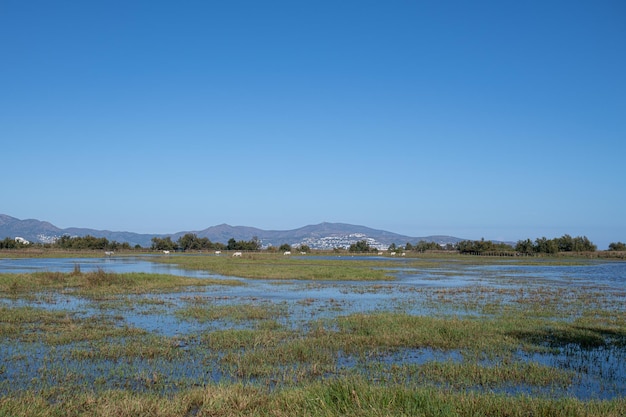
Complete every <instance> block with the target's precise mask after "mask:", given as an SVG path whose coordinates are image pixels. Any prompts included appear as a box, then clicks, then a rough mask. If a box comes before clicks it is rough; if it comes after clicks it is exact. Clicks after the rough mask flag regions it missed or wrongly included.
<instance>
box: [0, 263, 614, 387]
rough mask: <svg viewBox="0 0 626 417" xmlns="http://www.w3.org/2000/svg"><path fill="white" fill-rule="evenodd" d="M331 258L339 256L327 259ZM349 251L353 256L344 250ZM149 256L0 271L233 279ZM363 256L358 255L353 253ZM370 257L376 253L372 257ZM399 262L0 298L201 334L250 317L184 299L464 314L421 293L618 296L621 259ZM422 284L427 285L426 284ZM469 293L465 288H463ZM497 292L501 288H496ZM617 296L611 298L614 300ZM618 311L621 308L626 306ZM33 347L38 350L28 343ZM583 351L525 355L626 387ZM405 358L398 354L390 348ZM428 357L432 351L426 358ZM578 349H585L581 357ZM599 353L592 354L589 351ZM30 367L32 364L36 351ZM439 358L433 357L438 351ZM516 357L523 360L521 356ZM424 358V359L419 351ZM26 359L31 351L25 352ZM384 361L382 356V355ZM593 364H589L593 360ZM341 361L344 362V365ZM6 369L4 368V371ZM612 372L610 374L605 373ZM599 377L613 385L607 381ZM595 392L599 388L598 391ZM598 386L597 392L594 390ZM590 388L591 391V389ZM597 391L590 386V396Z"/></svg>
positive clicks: (607, 365)
mask: <svg viewBox="0 0 626 417" xmlns="http://www.w3.org/2000/svg"><path fill="white" fill-rule="evenodd" d="M330 258H331V259H333V260H339V259H338V257H330ZM344 258H345V259H353V258H352V257H344ZM148 259H149V257H132V258H123V257H117V258H116V257H113V258H91V259H89V258H87V259H85V258H63V259H0V273H28V272H34V271H60V272H71V271H73V270H74V268H75V265H77V264H78V265H79V266H80V269H81V271H82V272H89V271H94V270H97V269H103V270H105V271H108V272H117V273H124V272H144V273H157V274H172V275H180V276H188V277H195V278H202V277H207V278H208V277H211V278H217V279H219V278H224V279H229V280H231V279H232V277H224V276H220V275H215V274H210V273H207V272H203V271H195V270H185V269H181V268H179V267H177V266H175V265H170V264H160V263H153V262H150V261H149V260H148ZM359 259H365V258H359ZM373 259H377V258H376V257H373ZM404 262H405V260H398V267H395V268H392V269H388V270H389V271H390V273H391V274H393V275H394V276H395V277H396V279H395V280H393V281H380V282H354V281H349V282H326V281H298V280H279V281H273V280H251V279H243V278H242V279H241V281H242V283H243V284H244V285H241V286H227V285H210V286H208V287H206V288H202V289H199V290H198V289H195V288H194V289H193V290H190V291H188V292H180V293H167V294H143V295H124V296H120V300H121V301H120V302H118V303H116V302H112V303H109V304H107V302H104V303H100V302H98V301H94V300H90V299H85V298H79V297H74V296H72V295H71V294H59V293H45V294H41V295H40V296H37V297H35V298H34V299H27V300H25V299H18V300H11V299H1V298H0V305H10V306H21V305H32V306H35V307H40V308H47V309H51V310H69V311H75V312H77V313H78V314H79V315H81V316H85V315H99V314H105V315H109V316H111V317H121V321H120V324H127V325H130V326H133V327H137V328H141V329H145V330H147V331H149V332H153V333H156V334H161V335H164V336H168V337H175V336H182V337H184V336H186V335H194V334H199V333H201V332H205V331H212V330H217V329H224V328H251V327H253V326H254V325H255V323H254V322H249V321H248V322H246V321H242V322H236V321H233V320H229V319H224V320H212V321H210V320H209V321H206V322H199V321H196V320H184V319H179V318H177V317H176V315H175V312H176V311H177V310H179V309H181V308H184V307H187V306H190V305H200V306H212V305H228V304H254V305H263V304H265V303H269V304H273V305H279V306H280V307H281V309H280V311H283V313H281V314H280V315H279V316H278V317H277V318H276V320H277V321H278V322H279V323H281V324H283V325H286V326H288V327H292V328H299V327H302V326H307V324H308V323H310V322H311V321H314V320H323V319H326V318H334V317H337V316H342V315H347V314H351V313H356V312H363V313H370V312H376V311H389V310H391V311H401V312H407V313H410V314H442V313H443V314H445V313H446V311H447V310H446V308H449V309H451V310H448V313H452V314H464V313H463V311H462V310H455V309H454V308H455V306H449V307H443V306H441V305H432V304H429V303H428V302H425V299H426V298H427V295H426V294H427V293H428V292H431V293H432V292H433V291H437V290H443V291H448V290H449V291H456V290H457V289H458V290H463V289H470V288H478V287H484V288H505V289H509V290H511V289H512V290H515V289H518V288H524V289H528V288H538V289H539V288H542V287H546V286H549V287H559V288H567V287H568V286H572V285H578V286H579V288H581V287H582V288H594V289H595V290H599V291H604V290H610V291H606V293H607V294H608V293H610V294H612V295H609V296H608V297H609V298H610V297H613V298H614V299H613V300H612V302H613V303H614V304H616V303H617V304H618V305H619V303H620V300H621V301H622V304H626V303H623V302H624V301H626V262H589V263H588V264H585V265H570V266H554V265H516V264H515V263H510V262H507V263H502V264H488V265H462V264H459V263H454V262H450V263H445V262H443V261H440V262H441V263H440V265H439V266H438V267H437V268H424V269H417V268H409V267H407V266H404V265H403V263H404ZM425 291H426V292H425ZM470 294H471V292H468V294H467V296H471V295H470ZM502 298H503V299H505V298H506V296H504V295H503V296H502ZM615 299H618V300H617V302H616V301H615ZM624 308H625V309H626V307H624ZM15 349H18V348H17V347H16V346H9V345H6V344H5V345H3V344H2V343H0V355H2V356H4V357H7V355H9V354H10V353H11V352H13V351H14V350H15ZM35 350H37V349H35ZM613 350H614V351H613V352H604V353H602V352H600V353H598V352H595V353H594V352H592V353H584V352H581V351H577V352H569V353H561V354H544V355H540V354H534V355H530V356H529V357H526V360H533V361H536V362H539V363H543V364H547V365H550V366H556V367H559V368H563V369H570V368H572V367H576V366H588V367H589V369H590V371H589V372H590V373H588V374H587V375H588V376H587V377H585V378H583V379H582V380H581V381H577V382H576V383H575V384H574V385H573V386H572V387H570V388H569V393H570V394H573V395H575V396H577V397H579V398H585V397H589V396H594V395H599V396H600V397H602V396H603V395H607V396H608V397H611V395H613V394H611V393H615V392H618V393H620V392H621V393H622V394H623V393H624V392H625V391H626V381H625V379H626V369H625V368H626V358H625V356H626V352H624V351H623V349H622V350H619V351H615V349H613ZM418 353H419V354H417V353H415V352H413V354H415V355H416V357H415V358H413V359H411V354H412V353H411V351H405V352H404V353H402V352H396V354H393V355H391V356H390V357H389V358H388V359H389V360H390V361H391V362H394V361H401V362H406V361H408V362H411V363H413V362H415V363H421V361H424V360H431V359H432V360H438V359H441V360H448V359H453V360H454V359H455V358H454V355H452V356H451V354H450V353H437V352H435V353H432V352H430V353H429V354H428V355H425V352H418ZM398 355H400V356H406V357H404V359H398V357H395V356H398ZM433 355H434V356H433ZM577 355H578V356H580V355H587V356H586V357H580V358H578V356H577ZM594 355H596V356H598V357H597V358H596V357H595V356H594ZM34 356H35V358H33V359H32V361H35V362H33V363H31V364H29V365H28V366H30V367H32V369H36V368H37V363H36V361H37V359H36V357H39V355H38V354H35V355H34ZM439 356H441V357H439ZM520 357H522V358H524V355H523V354H520ZM424 358H426V359H424ZM607 358H609V359H608V360H607ZM29 360H30V359H29ZM384 360H385V359H383V361H384ZM596 362H597V363H596ZM344 365H345V364H344ZM6 372H8V373H5V376H7V375H8V376H11V375H12V374H11V372H13V371H12V370H8V369H7V371H6ZM609 374H611V375H609ZM606 380H610V381H613V382H611V384H614V385H615V386H612V387H610V386H609V387H607V386H606V384H605V382H604V381H606ZM598 392H600V394H598ZM602 392H604V394H601V393H602ZM590 393H591V394H590ZM593 393H595V394H593Z"/></svg>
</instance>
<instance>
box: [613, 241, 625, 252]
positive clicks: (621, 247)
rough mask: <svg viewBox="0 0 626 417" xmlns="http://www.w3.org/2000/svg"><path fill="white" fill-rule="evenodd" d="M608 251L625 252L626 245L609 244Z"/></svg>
mask: <svg viewBox="0 0 626 417" xmlns="http://www.w3.org/2000/svg"><path fill="white" fill-rule="evenodd" d="M609 250H610V251H626V243H622V242H612V243H610V244H609Z"/></svg>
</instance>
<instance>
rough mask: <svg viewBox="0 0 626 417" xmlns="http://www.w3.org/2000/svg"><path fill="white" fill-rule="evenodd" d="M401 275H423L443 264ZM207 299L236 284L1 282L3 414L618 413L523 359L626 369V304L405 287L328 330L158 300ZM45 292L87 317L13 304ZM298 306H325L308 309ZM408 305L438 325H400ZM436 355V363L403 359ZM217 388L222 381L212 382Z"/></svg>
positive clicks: (279, 316)
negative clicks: (579, 360)
mask: <svg viewBox="0 0 626 417" xmlns="http://www.w3.org/2000/svg"><path fill="white" fill-rule="evenodd" d="M281 256H282V255H281ZM176 258H177V257H175V256H172V257H171V258H170V259H174V260H176ZM181 258H185V259H187V258H188V259H196V260H195V261H190V264H189V265H191V266H193V267H198V268H207V269H208V270H211V268H212V265H214V264H213V263H212V262H213V260H212V259H211V260H210V261H206V260H205V259H203V258H207V259H209V258H213V259H221V258H220V257H215V256H193V257H192V256H189V257H181ZM223 258H225V259H223V260H219V261H217V264H221V265H222V266H219V265H218V266H219V267H220V268H222V267H223V268H231V267H232V268H233V274H234V275H238V274H239V272H237V273H235V269H237V268H242V269H246V268H248V269H249V270H251V271H254V273H253V275H258V276H259V277H264V275H265V274H266V273H267V271H270V270H272V269H276V272H275V273H274V274H275V275H274V277H277V276H278V277H284V278H287V277H288V276H290V275H291V274H295V275H298V276H300V277H306V276H312V275H311V274H312V273H313V272H320V271H325V269H328V270H329V271H330V272H324V274H323V275H325V276H326V278H325V279H338V280H342V279H343V278H340V277H342V276H344V274H348V275H349V274H353V276H352V278H353V279H359V277H362V276H367V271H368V270H372V271H374V272H375V273H376V274H379V273H382V274H383V275H384V274H386V273H385V272H384V271H383V270H376V269H374V268H379V267H383V268H384V267H386V265H387V264H385V263H384V262H383V263H377V262H375V261H362V260H355V261H341V262H332V261H321V262H320V263H317V262H311V261H312V260H311V259H303V260H296V259H283V258H282V257H278V256H276V257H274V259H271V258H266V257H259V258H258V259H254V258H252V257H251V258H244V259H232V258H230V257H228V258H226V257H223ZM240 261H243V262H240ZM293 261H296V262H293ZM300 261H302V263H300ZM344 262H345V263H344ZM408 262H410V264H412V265H415V267H419V265H421V264H424V265H423V266H424V268H425V269H428V268H439V267H444V266H445V265H446V264H445V262H444V263H440V262H439V261H437V260H434V261H433V260H425V259H415V260H411V261H408ZM461 262H465V261H461ZM480 262H483V261H482V258H481V261H480ZM448 267H450V266H449V265H448V266H447V267H446V268H448ZM309 269H311V270H310V271H309ZM333 269H335V271H332V270H333ZM265 278H268V277H265ZM302 279H311V278H302ZM211 285H241V283H240V281H237V280H232V281H231V280H218V279H216V280H205V279H194V278H183V277H174V276H167V275H155V274H111V273H105V272H103V271H96V272H93V273H82V272H81V271H80V270H79V269H78V270H76V271H74V272H73V273H66V274H65V273H50V272H44V273H34V274H0V297H2V298H3V299H5V300H8V301H7V302H6V303H5V304H0V340H2V343H1V344H0V349H5V350H3V351H2V352H7V353H6V354H5V355H3V356H2V358H0V393H1V394H0V416H5V415H6V416H31V415H37V416H60V415H63V416H66V415H67V416H83V415H85V416H103V417H106V416H130V415H133V416H134V415H154V416H170V415H177V416H179V415H180V416H236V415H258V416H291V415H305V416H306V415H308V416H336V415H347V416H383V415H398V416H403V415H404V416H409V415H410V416H413V415H416V416H478V415H480V416H483V415H485V416H501V415H505V416H527V415H533V416H622V415H625V414H626V401H625V399H624V397H623V396H622V397H618V398H616V399H613V400H605V401H595V400H588V401H581V400H576V399H573V398H569V397H563V395H562V392H563V391H562V390H564V389H566V387H568V386H569V385H570V384H572V383H574V382H575V381H576V380H577V379H578V378H580V377H581V376H584V374H585V372H586V371H585V370H584V369H581V370H579V369H574V368H571V369H570V368H564V367H557V366H548V365H545V364H540V363H537V362H534V361H533V360H529V359H526V358H530V357H533V355H534V354H540V355H543V354H550V353H553V352H567V351H568V350H571V351H572V352H573V354H574V355H581V354H582V355H584V354H585V353H586V352H606V351H617V352H621V353H620V355H621V356H620V358H624V359H626V353H624V348H625V347H626V315H625V314H624V307H623V305H621V303H620V300H623V294H619V293H614V294H607V293H606V291H604V289H603V288H596V287H593V286H591V287H586V288H580V287H577V286H572V287H571V288H570V287H550V286H547V285H542V284H536V283H533V285H532V286H529V287H524V288H523V290H520V289H519V288H507V287H503V288H495V287H494V288H490V287H487V286H483V287H481V286H468V287H464V288H417V289H412V290H410V291H412V292H411V293H410V296H411V297H410V298H409V299H408V301H407V305H405V306H400V305H398V304H397V303H395V302H392V303H391V304H390V309H389V310H390V311H378V312H374V313H350V314H344V315H339V316H337V315H336V314H340V313H337V312H335V313H334V315H333V316H332V317H331V318H324V319H320V318H319V317H317V316H315V315H312V316H310V317H307V318H300V319H299V320H300V321H297V325H293V324H294V323H296V322H292V321H291V317H290V305H289V304H287V303H285V304H283V303H276V304H275V303H270V302H266V301H263V300H259V299H251V298H245V297H244V298H239V297H233V298H232V299H228V300H224V299H221V298H219V297H212V296H211V295H210V292H209V295H207V296H205V295H202V296H200V295H198V296H196V295H195V293H194V295H193V296H188V297H187V296H186V297H182V298H181V297H179V296H177V297H178V298H176V300H177V301H178V300H182V301H183V303H182V304H178V303H177V302H174V301H173V298H172V299H169V298H168V296H167V294H168V293H173V292H177V291H186V290H188V289H189V288H200V289H205V287H206V286H209V290H210V286H211ZM311 285H317V284H316V283H311ZM336 285H337V286H339V285H343V284H336ZM355 287H356V286H355ZM342 288H346V289H348V288H350V291H351V292H352V293H354V294H355V295H356V294H366V293H367V294H370V293H376V292H384V291H386V290H387V288H386V284H383V285H381V284H380V283H372V284H371V285H366V284H363V285H359V286H358V288H351V286H349V285H348V286H345V287H342ZM41 293H45V294H48V295H50V296H51V299H52V300H54V297H52V296H53V295H55V294H70V295H72V296H79V297H83V300H82V301H84V304H81V305H84V307H80V308H84V309H91V310H90V311H91V313H89V314H86V313H85V312H84V311H82V312H81V311H75V310H71V309H66V310H64V309H63V308H62V306H57V307H55V308H58V310H50V309H46V308H43V307H41V308H39V307H32V306H29V307H26V306H22V305H21V304H20V303H21V302H22V300H23V299H24V300H27V301H31V302H32V303H33V304H36V303H37V302H38V300H37V299H34V300H35V301H32V300H33V298H30V297H33V294H41ZM137 294H139V296H137ZM161 297H163V298H161ZM242 299H243V300H244V301H241V300H242ZM611 300H613V301H611ZM615 300H617V301H615ZM331 301H332V300H331ZM331 301H328V302H327V303H329V302H331ZM297 303H299V304H301V305H297V306H296V307H302V306H306V307H311V308H317V307H323V306H319V305H318V304H319V303H318V302H317V300H315V299H305V300H301V301H299V302H296V304H297ZM415 303H423V304H424V305H426V306H428V307H429V308H431V309H432V310H433V311H434V313H433V314H428V315H422V314H411V313H408V312H407V311H409V310H410V307H412V306H411V305H409V304H415ZM324 306H325V304H324ZM131 308H135V309H139V310H140V309H143V308H154V309H155V311H156V312H157V313H156V314H167V315H171V316H173V317H176V318H177V319H178V320H181V321H189V322H194V323H193V324H194V325H199V327H198V328H199V329H200V330H197V331H194V332H193V333H192V334H188V335H184V336H164V335H160V334H156V333H150V332H147V331H144V330H141V329H138V328H134V327H132V326H129V325H127V324H126V323H125V321H124V320H123V317H122V316H121V311H123V310H125V309H131ZM404 310H407V311H404ZM93 311H96V312H97V314H94V313H93ZM213 323H215V325H214V324H213ZM42 346H43V347H42ZM581 352H582V353H581ZM432 353H436V354H438V355H439V356H437V358H434V357H433V358H432V359H428V360H422V361H416V362H411V361H405V359H406V358H412V357H420V355H422V354H424V355H426V357H428V355H430V354H432ZM442 358H443V359H442ZM16 363H17V364H20V365H21V366H22V368H19V369H23V372H32V373H33V375H34V376H33V378H32V380H21V383H22V384H23V385H22V386H15V385H14V384H15V382H14V380H13V379H11V378H13V377H15V375H12V376H9V374H10V372H12V371H11V370H12V369H13V370H14V369H16V367H15V366H14V364H16ZM215 375H217V376H218V377H219V378H221V382H215V381H214V380H213V376H215ZM18 376H19V375H18ZM516 387H522V391H520V390H515V388H516ZM520 392H527V393H528V394H523V393H520ZM553 393H556V394H554V395H553Z"/></svg>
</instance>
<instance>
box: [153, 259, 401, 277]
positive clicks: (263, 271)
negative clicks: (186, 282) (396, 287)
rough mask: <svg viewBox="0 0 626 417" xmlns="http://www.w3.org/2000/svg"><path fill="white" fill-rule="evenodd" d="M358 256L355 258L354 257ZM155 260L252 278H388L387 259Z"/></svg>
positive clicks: (388, 264)
mask: <svg viewBox="0 0 626 417" xmlns="http://www.w3.org/2000/svg"><path fill="white" fill-rule="evenodd" d="M357 259H358V258H357ZM155 261H156V262H163V263H173V264H176V265H178V266H180V267H181V268H187V269H199V270H204V271H210V272H212V273H215V274H220V275H226V276H237V277H243V278H255V279H296V280H319V281H379V280H391V279H393V277H392V276H390V274H389V272H388V271H386V270H384V268H385V267H391V266H393V264H392V263H390V262H389V261H387V262H375V261H364V260H354V261H346V260H342V261H341V262H336V261H329V260H320V259H312V258H303V259H296V258H293V257H284V256H282V255H280V257H279V256H277V255H272V254H257V253H252V254H246V255H245V256H243V257H241V258H233V257H230V256H227V255H225V256H212V255H209V256H202V255H198V256H169V257H161V258H158V259H155Z"/></svg>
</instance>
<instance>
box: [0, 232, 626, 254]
mask: <svg viewBox="0 0 626 417" xmlns="http://www.w3.org/2000/svg"><path fill="white" fill-rule="evenodd" d="M32 245H33V244H25V243H22V242H20V241H18V240H15V239H13V238H10V237H7V238H5V239H4V240H0V249H22V248H26V247H29V246H32ZM35 245H38V246H39V245H41V244H35ZM43 246H44V247H51V248H58V249H67V250H107V251H116V250H129V249H131V247H130V244H129V243H127V242H123V243H120V242H116V241H109V240H108V239H107V238H104V237H100V238H97V237H94V236H91V235H86V236H73V237H71V236H69V235H64V236H61V237H60V238H58V239H57V240H56V241H55V242H54V243H50V244H44V245H43ZM135 249H141V246H139V245H136V246H135ZM150 249H152V250H159V251H161V250H168V251H177V250H180V251H190V250H196V251H202V250H236V251H258V250H260V249H261V241H260V240H259V239H258V237H256V236H255V237H253V238H252V239H251V240H235V239H234V238H231V239H229V240H228V243H226V244H224V243H220V242H211V241H210V240H209V239H208V238H200V237H198V236H197V235H195V234H194V233H187V234H185V235H183V236H181V237H180V238H178V239H177V240H176V241H173V240H172V238H171V237H169V236H167V237H164V238H160V237H153V238H152V245H151V247H150ZM267 250H268V251H276V250H279V251H288V250H289V251H290V250H291V245H288V244H286V243H285V244H283V245H281V246H280V247H279V248H278V249H277V248H275V247H269V248H268V249H267ZM297 250H299V251H302V252H309V251H310V250H311V249H310V248H309V247H308V246H307V245H301V246H300V247H298V248H297ZM377 250H378V249H377V248H374V247H372V246H370V244H369V243H368V241H367V240H361V241H358V242H356V243H353V244H351V245H350V247H349V248H348V251H350V252H373V251H377ZM388 250H389V251H415V252H425V251H432V250H446V251H458V252H460V253H465V254H467V253H479V254H480V253H488V252H517V253H522V254H527V255H531V254H556V253H559V252H595V251H596V250H597V246H596V245H595V244H593V243H592V242H591V241H590V240H589V239H588V238H587V237H586V236H577V237H572V236H570V235H567V234H566V235H563V236H561V237H558V238H554V239H547V238H546V237H541V238H537V239H535V240H534V241H532V240H530V239H526V240H519V241H518V242H517V243H516V244H515V246H511V245H508V244H506V243H495V242H492V241H490V240H485V239H484V238H483V239H481V240H464V241H461V242H458V243H456V244H454V245H453V244H447V245H444V246H442V245H440V244H438V243H436V242H426V241H424V240H421V241H419V242H417V243H415V244H411V243H410V242H407V243H406V245H405V246H396V244H395V243H392V244H391V245H389V247H388ZM608 250H609V251H618V252H619V251H626V244H625V243H623V242H612V243H611V244H609V248H608Z"/></svg>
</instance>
